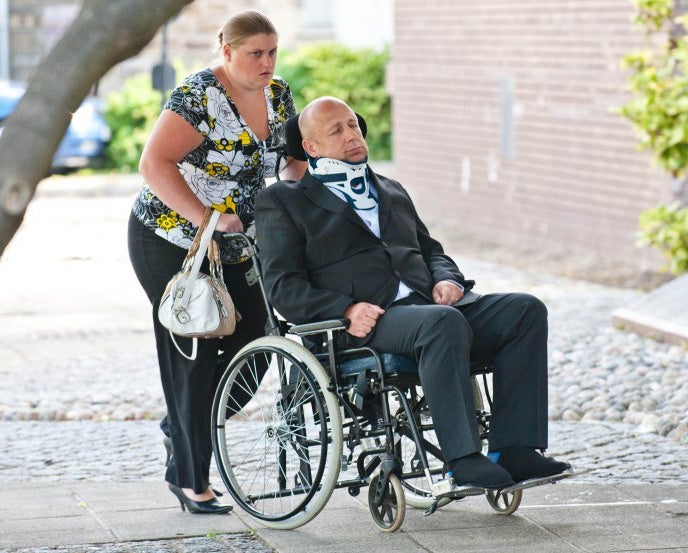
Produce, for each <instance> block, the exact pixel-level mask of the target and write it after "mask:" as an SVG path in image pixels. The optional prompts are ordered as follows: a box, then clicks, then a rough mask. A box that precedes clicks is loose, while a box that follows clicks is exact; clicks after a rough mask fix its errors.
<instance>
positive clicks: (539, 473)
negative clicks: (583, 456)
mask: <svg viewBox="0 0 688 553" xmlns="http://www.w3.org/2000/svg"><path fill="white" fill-rule="evenodd" d="M497 465H499V466H500V467H502V468H504V469H505V470H506V471H508V473H509V474H510V475H511V477H512V478H513V479H514V480H515V481H516V482H523V481H524V480H531V479H533V478H546V477H547V476H555V475H557V474H561V473H562V472H564V471H566V470H569V469H570V468H571V465H570V464H569V463H564V462H563V461H557V460H556V459H554V458H553V457H545V456H544V455H541V454H540V453H538V452H537V451H536V450H535V449H534V448H532V447H525V446H513V447H505V448H504V449H502V450H500V452H499V459H498V460H497Z"/></svg>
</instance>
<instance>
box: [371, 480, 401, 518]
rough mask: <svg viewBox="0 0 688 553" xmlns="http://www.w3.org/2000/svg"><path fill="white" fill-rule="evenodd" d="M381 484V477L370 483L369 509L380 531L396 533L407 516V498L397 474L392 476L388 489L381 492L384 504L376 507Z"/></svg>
mask: <svg viewBox="0 0 688 553" xmlns="http://www.w3.org/2000/svg"><path fill="white" fill-rule="evenodd" d="M378 485H381V483H380V475H379V474H378V475H376V476H375V477H373V479H372V480H371V481H370V487H369V488H368V507H369V508H370V513H371V514H372V515H373V520H374V521H375V524H376V525H377V527H378V528H380V530H382V531H384V532H394V531H395V530H398V529H399V528H400V527H401V523H402V522H404V516H405V515H406V497H405V496H404V489H403V488H402V487H401V480H399V477H398V476H397V475H396V474H390V475H389V479H388V480H387V486H386V489H384V490H381V493H382V502H381V503H380V505H379V506H376V505H375V496H376V493H377V488H378Z"/></svg>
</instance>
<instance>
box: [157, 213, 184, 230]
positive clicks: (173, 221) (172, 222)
mask: <svg viewBox="0 0 688 553" xmlns="http://www.w3.org/2000/svg"><path fill="white" fill-rule="evenodd" d="M176 215H177V214H176V213H174V212H170V215H169V216H168V215H165V214H164V213H163V214H162V215H160V217H158V219H157V223H158V227H160V228H161V229H163V230H164V231H166V232H169V231H170V230H171V229H173V228H174V227H176V226H177V223H178V221H179V220H178V218H177V216H176Z"/></svg>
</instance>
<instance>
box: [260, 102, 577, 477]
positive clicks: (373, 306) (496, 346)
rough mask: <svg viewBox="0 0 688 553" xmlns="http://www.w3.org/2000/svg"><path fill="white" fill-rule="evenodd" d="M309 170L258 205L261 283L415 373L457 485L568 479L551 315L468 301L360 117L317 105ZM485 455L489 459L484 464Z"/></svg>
mask: <svg viewBox="0 0 688 553" xmlns="http://www.w3.org/2000/svg"><path fill="white" fill-rule="evenodd" d="M299 129H300V131H301V135H302V139H303V140H302V147H303V150H304V152H305V153H306V156H307V158H308V171H307V173H306V174H305V175H304V177H303V178H302V179H301V180H300V181H281V182H278V183H275V184H274V185H272V186H269V187H268V188H266V189H264V190H262V191H261V192H260V193H259V195H258V197H257V199H256V204H255V206H256V212H255V213H256V229H257V234H258V236H259V237H260V257H261V260H262V264H263V270H264V277H265V285H266V290H267V293H268V297H269V299H270V302H271V303H272V305H273V306H274V307H275V308H276V309H277V311H278V312H279V313H280V314H282V316H284V317H285V318H286V319H287V320H288V321H290V322H292V323H297V324H300V323H307V322H313V321H318V320H325V319H335V318H340V317H346V318H348V319H349V320H350V321H351V323H350V326H349V328H348V331H347V333H346V334H345V337H344V339H345V341H346V345H349V346H360V345H363V344H368V345H370V346H371V347H374V348H376V349H378V350H379V351H382V352H389V353H398V354H402V355H405V356H407V357H410V358H411V359H414V360H415V361H416V363H417V364H418V372H419V376H420V381H421V385H422V387H423V390H424V392H425V394H426V397H427V401H428V405H429V407H430V411H431V413H432V417H433V421H434V424H435V432H436V434H437V438H438V441H439V444H440V447H441V449H442V452H443V455H444V457H445V459H446V460H447V467H448V469H449V470H451V471H452V472H453V476H454V478H455V480H456V482H457V484H458V485H468V486H475V487H482V488H487V489H503V488H506V487H509V486H511V485H513V484H514V483H517V482H522V481H525V480H530V479H533V478H542V477H550V476H554V475H557V474H560V473H563V472H564V471H566V470H568V469H569V468H570V465H568V464H567V463H564V462H560V461H556V460H554V459H552V458H550V457H545V456H543V455H541V454H540V453H539V452H538V450H544V449H546V448H547V310H546V308H545V306H544V304H543V303H542V302H541V301H540V300H538V299H537V298H535V297H533V296H530V295H527V294H487V295H483V296H478V295H477V294H475V293H474V292H472V288H473V287H474V284H475V283H474V281H472V280H467V279H466V278H465V277H464V275H463V274H462V273H461V271H460V270H459V268H458V267H457V266H456V264H455V263H454V262H453V261H452V259H451V258H449V257H448V256H447V255H445V253H444V250H443V248H442V246H441V244H440V243H439V242H437V241H436V240H434V239H433V238H432V237H431V236H430V234H429V232H428V229H427V228H426V226H425V225H424V224H423V222H422V221H421V220H420V218H419V217H418V214H417V213H416V209H415V207H414V205H413V202H412V201H411V198H410V197H409V195H408V194H407V192H406V191H405V190H404V188H403V187H402V186H401V185H400V184H399V183H398V182H395V181H393V180H390V179H387V178H385V177H383V176H381V175H377V174H375V173H374V172H373V171H372V169H371V168H370V167H369V166H368V165H367V160H368V146H367V144H366V141H365V138H364V136H363V133H362V132H361V129H360V126H359V121H358V118H357V117H356V114H355V113H354V112H353V110H352V109H351V108H350V107H349V106H348V105H347V104H346V103H345V102H343V101H341V100H339V99H337V98H333V97H321V98H318V99H316V100H314V101H313V102H311V103H309V104H308V105H307V106H306V107H305V108H304V110H303V111H302V113H301V114H300V116H299ZM471 359H475V360H491V362H492V364H493V367H494V374H493V382H494V406H493V410H492V419H491V425H490V438H489V442H490V443H489V453H488V456H485V455H483V454H482V452H481V441H480V437H479V434H478V428H477V421H476V417H475V406H474V400H473V395H472V388H471V379H470V374H469V368H470V362H471ZM488 457H489V458H488Z"/></svg>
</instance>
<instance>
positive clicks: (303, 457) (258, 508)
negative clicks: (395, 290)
mask: <svg viewBox="0 0 688 553" xmlns="http://www.w3.org/2000/svg"><path fill="white" fill-rule="evenodd" d="M229 236H230V237H231V238H233V239H241V240H243V241H244V243H245V244H246V251H247V253H248V255H249V257H251V258H252V259H253V268H252V269H251V271H250V272H249V273H248V274H247V279H248V280H249V282H254V283H255V284H256V285H258V286H260V290H261V293H262V296H263V299H264V304H265V308H266V310H267V314H268V327H269V329H268V331H267V333H266V336H264V337H261V338H258V339H257V340H254V341H252V342H251V343H249V344H247V345H246V346H245V347H244V348H242V349H241V350H240V351H239V353H238V354H237V355H236V356H235V357H234V358H233V359H232V361H231V362H230V363H229V365H228V367H227V369H226V371H225V373H224V374H223V376H222V378H221V380H220V383H219V386H218V389H217V393H216V395H215V399H214V401H213V408H212V440H213V450H214V454H215V459H216V463H217V467H218V471H219V473H220V476H221V478H222V480H223V482H224V484H225V486H226V487H227V490H228V491H229V493H230V494H231V495H232V497H233V498H234V500H235V501H236V502H237V504H238V506H239V507H241V508H242V509H243V510H244V511H245V512H246V513H248V514H249V515H250V516H251V517H252V518H253V519H255V520H256V521H258V522H259V523H261V524H263V525H266V526H268V527H273V528H281V529H289V528H296V527H298V526H301V525H303V524H306V523H307V522H309V521H310V520H312V519H313V518H314V517H315V516H316V515H317V514H318V513H319V512H320V511H321V510H322V509H323V508H324V507H325V505H326V503H327V501H328V500H329V498H330V496H331V494H332V492H333V491H334V489H338V488H346V489H347V490H348V492H349V494H350V495H352V496H357V495H359V493H360V490H361V488H364V487H368V506H369V509H370V512H371V515H372V517H373V520H374V522H375V524H376V525H377V526H378V527H379V528H380V529H382V530H383V531H387V532H392V531H395V530H397V529H398V528H399V527H400V526H401V524H402V522H403V520H404V516H405V512H406V505H407V504H409V505H410V506H412V507H415V508H419V509H424V510H425V514H432V513H433V512H434V511H435V510H436V509H437V508H438V507H442V506H444V505H446V504H447V503H449V502H451V501H454V500H458V499H463V498H464V497H467V496H471V495H485V496H486V498H487V501H488V503H489V504H490V506H491V507H492V508H493V509H494V510H495V511H496V512H497V513H499V514H505V515H508V514H511V513H513V512H515V511H516V510H517V509H518V506H519V504H520V502H521V496H522V488H523V487H529V486H522V487H521V488H519V487H518V486H516V487H512V488H510V489H507V490H484V489H482V488H472V487H465V486H464V487H460V486H457V485H456V484H455V482H454V481H453V479H452V478H448V477H446V475H445V460H444V458H443V456H442V452H441V450H440V447H439V445H438V443H437V439H436V437H435V434H434V430H433V425H432V417H431V415H430V412H429V409H428V406H427V403H426V402H425V399H424V397H423V393H422V389H421V387H420V385H419V381H418V376H417V371H416V374H413V371H412V369H411V370H410V371H409V370H404V365H405V363H406V362H408V363H407V364H406V367H408V366H409V365H408V364H412V362H410V360H405V358H404V359H401V363H399V361H400V359H399V357H400V356H390V355H389V354H383V353H380V352H378V351H376V350H375V349H373V348H370V347H362V348H355V349H346V350H339V349H338V348H337V345H336V342H337V333H339V332H343V331H345V330H346V328H347V321H346V320H345V319H338V320H330V321H322V322H315V323H309V324H301V325H290V324H289V323H287V322H285V321H282V320H278V318H277V317H276V315H275V312H274V310H273V308H272V306H271V305H270V303H269V301H268V298H267V295H266V292H265V288H264V285H263V278H262V272H261V267H260V262H259V258H258V255H257V254H258V249H257V247H256V245H255V244H254V242H253V240H252V239H251V238H250V237H248V236H247V235H245V234H243V233H234V234H231V235H229ZM313 339H316V341H319V342H322V343H323V347H322V348H321V351H317V352H316V353H313V352H312V351H311V350H310V349H308V348H306V347H305V346H304V345H303V341H304V340H309V341H312V340H313ZM356 364H358V366H356ZM397 365H398V366H397ZM490 371H491V367H490V364H489V363H479V364H475V365H474V366H473V367H472V371H471V372H472V380H473V388H474V398H475V404H476V420H477V424H478V427H479V431H480V436H481V439H482V440H484V443H485V444H486V441H487V438H488V436H489V429H490V409H491V406H492V397H491V392H490V390H491V377H490ZM345 448H346V453H345ZM350 470H353V471H354V474H353V475H350V474H349V475H346V476H342V473H348V472H349V471H350ZM542 483H544V482H542ZM538 485H539V483H538Z"/></svg>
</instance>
